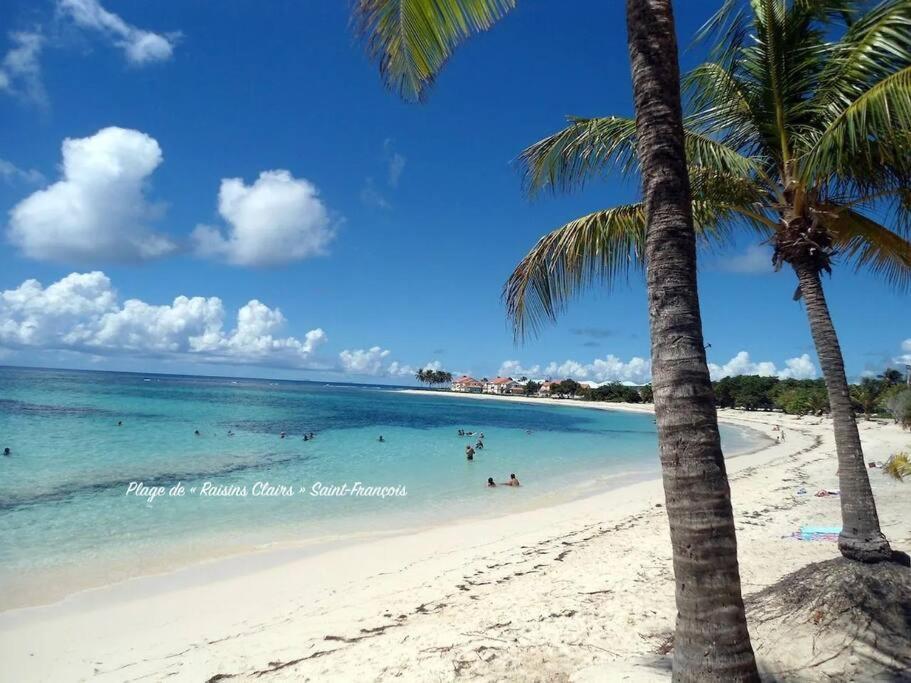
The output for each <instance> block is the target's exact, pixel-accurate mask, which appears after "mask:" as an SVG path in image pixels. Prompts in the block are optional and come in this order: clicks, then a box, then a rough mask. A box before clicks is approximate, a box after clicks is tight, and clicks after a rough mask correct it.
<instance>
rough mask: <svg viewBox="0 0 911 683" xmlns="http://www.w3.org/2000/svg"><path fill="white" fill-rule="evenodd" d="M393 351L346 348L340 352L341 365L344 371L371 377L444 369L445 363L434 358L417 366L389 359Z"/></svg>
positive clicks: (406, 375)
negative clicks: (419, 370)
mask: <svg viewBox="0 0 911 683" xmlns="http://www.w3.org/2000/svg"><path fill="white" fill-rule="evenodd" d="M391 354H392V352H391V351H390V350H389V349H384V348H382V347H381V346H371V347H370V348H369V349H353V350H351V349H345V350H344V351H342V352H341V353H339V354H338V359H339V367H340V369H341V370H342V372H345V373H347V374H351V375H369V376H371V377H409V378H410V377H412V376H413V375H414V374H415V373H416V372H417V371H418V369H419V368H420V369H425V370H442V369H443V364H442V363H441V362H440V361H438V360H432V361H430V362H429V363H425V364H424V365H419V366H417V367H415V366H412V365H408V364H406V363H402V362H399V361H395V360H394V361H389V356H390V355H391Z"/></svg>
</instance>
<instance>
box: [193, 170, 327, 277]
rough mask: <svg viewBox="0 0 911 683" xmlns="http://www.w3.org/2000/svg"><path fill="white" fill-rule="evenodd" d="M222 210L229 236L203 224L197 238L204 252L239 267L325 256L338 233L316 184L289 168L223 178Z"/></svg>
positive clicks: (220, 205)
mask: <svg viewBox="0 0 911 683" xmlns="http://www.w3.org/2000/svg"><path fill="white" fill-rule="evenodd" d="M218 212H219V214H221V216H222V218H224V219H225V221H226V222H227V223H228V225H229V227H228V230H227V234H222V231H221V230H219V229H218V228H214V227H212V226H208V225H199V226H197V227H196V229H195V230H194V231H193V241H194V242H195V244H196V251H197V253H198V254H199V255H200V256H205V257H209V258H215V259H220V260H224V261H227V262H228V263H232V264H234V265H240V266H272V265H279V264H284V263H290V262H291V261H299V260H301V259H305V258H308V257H310V256H316V255H319V254H323V253H325V251H326V247H327V245H328V244H329V242H330V241H331V240H332V238H333V236H334V231H333V229H332V226H331V225H330V221H329V212H328V210H327V209H326V206H325V205H324V204H323V202H322V201H321V200H320V198H319V192H318V191H317V189H316V187H315V186H314V185H313V184H312V183H310V182H309V181H307V180H304V179H302V178H301V179H297V178H294V176H292V175H291V173H290V172H289V171H284V170H275V171H263V172H262V173H260V174H259V178H257V180H256V182H254V183H253V184H252V185H245V184H244V181H243V180H242V179H241V178H225V179H224V180H222V181H221V188H220V189H219V192H218Z"/></svg>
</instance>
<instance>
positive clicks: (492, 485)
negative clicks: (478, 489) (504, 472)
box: [487, 477, 497, 489]
mask: <svg viewBox="0 0 911 683" xmlns="http://www.w3.org/2000/svg"><path fill="white" fill-rule="evenodd" d="M496 486H497V484H496V482H495V481H494V480H493V477H487V488H489V489H492V488H496Z"/></svg>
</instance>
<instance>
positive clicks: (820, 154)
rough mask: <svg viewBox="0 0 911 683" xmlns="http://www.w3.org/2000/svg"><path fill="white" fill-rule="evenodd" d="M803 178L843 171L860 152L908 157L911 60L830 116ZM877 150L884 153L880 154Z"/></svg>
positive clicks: (886, 158)
mask: <svg viewBox="0 0 911 683" xmlns="http://www.w3.org/2000/svg"><path fill="white" fill-rule="evenodd" d="M815 138H816V139H815V141H814V144H813V148H812V151H810V152H809V154H808V155H807V157H806V161H805V162H804V163H803V164H802V166H803V173H802V176H803V179H804V180H806V181H808V182H809V181H812V180H814V179H818V178H819V177H820V176H827V175H830V174H843V173H844V171H845V169H847V168H850V167H851V165H852V163H854V160H855V159H856V158H857V157H860V158H862V159H867V160H870V161H872V162H874V163H875V162H877V161H882V162H893V161H895V160H901V159H904V160H905V162H902V163H903V164H904V163H906V160H907V155H908V153H909V150H908V146H907V145H908V141H909V140H911V66H906V67H905V68H903V69H901V70H899V71H896V72H895V73H892V74H891V75H889V76H886V77H885V78H883V79H882V80H880V81H879V82H877V83H876V84H874V85H873V86H872V87H870V88H869V89H868V90H866V91H865V92H863V93H862V94H860V95H859V96H858V97H857V98H856V99H854V100H853V101H851V102H850V103H849V104H848V105H847V106H845V107H843V108H841V109H840V110H839V111H837V113H835V115H834V116H831V117H830V120H829V121H828V122H827V125H826V126H825V128H824V129H823V130H822V131H821V133H820V134H818V135H816V136H815ZM874 145H875V146H874ZM876 154H878V155H879V156H880V157H882V159H881V160H878V159H876Z"/></svg>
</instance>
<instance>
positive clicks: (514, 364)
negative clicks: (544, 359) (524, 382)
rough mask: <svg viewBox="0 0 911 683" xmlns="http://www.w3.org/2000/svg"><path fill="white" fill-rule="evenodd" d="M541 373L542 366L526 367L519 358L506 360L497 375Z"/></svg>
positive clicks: (509, 375) (525, 375)
mask: <svg viewBox="0 0 911 683" xmlns="http://www.w3.org/2000/svg"><path fill="white" fill-rule="evenodd" d="M540 375H541V366H540V365H532V366H530V367H525V366H524V365H522V363H521V362H520V361H517V360H504V361H503V362H502V363H501V364H500V369H499V370H497V377H539V376H540Z"/></svg>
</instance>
